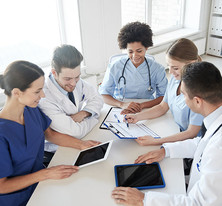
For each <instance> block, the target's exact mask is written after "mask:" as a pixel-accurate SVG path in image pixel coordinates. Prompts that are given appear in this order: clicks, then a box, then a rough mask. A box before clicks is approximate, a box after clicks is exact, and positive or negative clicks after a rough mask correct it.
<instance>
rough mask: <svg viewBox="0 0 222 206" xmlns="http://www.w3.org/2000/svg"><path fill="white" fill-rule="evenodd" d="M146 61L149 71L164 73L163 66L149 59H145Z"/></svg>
mask: <svg viewBox="0 0 222 206" xmlns="http://www.w3.org/2000/svg"><path fill="white" fill-rule="evenodd" d="M146 59H147V61H148V64H149V65H150V67H151V69H153V70H158V71H161V72H165V68H164V66H163V65H161V64H159V63H158V62H157V61H156V60H155V59H153V58H151V57H146Z"/></svg>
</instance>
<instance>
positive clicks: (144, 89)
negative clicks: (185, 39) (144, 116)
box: [99, 22, 167, 114]
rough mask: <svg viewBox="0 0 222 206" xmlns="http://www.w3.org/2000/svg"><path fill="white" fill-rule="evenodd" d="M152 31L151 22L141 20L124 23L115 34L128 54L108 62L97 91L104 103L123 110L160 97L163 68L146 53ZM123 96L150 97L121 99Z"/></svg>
mask: <svg viewBox="0 0 222 206" xmlns="http://www.w3.org/2000/svg"><path fill="white" fill-rule="evenodd" d="M152 35H153V34H152V30H151V28H150V26H149V25H147V24H145V23H140V22H132V23H129V24H127V25H125V26H124V27H123V28H122V29H121V30H120V33H119V35H118V43H119V48H120V49H126V50H127V55H126V56H122V57H121V58H119V59H118V60H116V61H114V62H111V63H110V65H109V66H108V69H107V71H106V74H105V77H104V79H103V83H102V84H101V86H100V88H99V91H100V93H101V94H102V96H103V99H104V101H105V103H107V104H110V105H113V106H117V107H120V108H122V109H123V111H122V113H125V114H126V113H136V112H140V111H141V110H142V109H143V108H149V107H152V106H154V105H157V104H159V103H160V102H161V101H162V99H163V96H164V93H165V91H166V86H167V78H166V73H165V69H164V67H163V66H162V65H160V64H158V63H157V62H155V60H154V59H153V58H151V57H150V56H146V52H147V50H148V48H149V47H151V46H153V42H152ZM154 93H155V95H154ZM124 98H126V99H149V100H151V101H146V102H143V103H136V102H123V99H124Z"/></svg>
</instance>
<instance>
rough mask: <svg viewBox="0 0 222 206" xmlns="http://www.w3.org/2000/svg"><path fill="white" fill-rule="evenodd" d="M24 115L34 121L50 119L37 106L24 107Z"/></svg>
mask: <svg viewBox="0 0 222 206" xmlns="http://www.w3.org/2000/svg"><path fill="white" fill-rule="evenodd" d="M25 115H26V117H27V118H31V119H32V120H33V121H35V122H42V121H43V120H47V121H51V120H50V119H49V117H48V116H47V115H45V113H44V112H42V110H41V109H40V108H39V107H35V108H32V107H28V106H26V107H25Z"/></svg>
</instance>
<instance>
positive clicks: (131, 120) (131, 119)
mask: <svg viewBox="0 0 222 206" xmlns="http://www.w3.org/2000/svg"><path fill="white" fill-rule="evenodd" d="M126 120H127V121H128V123H137V122H138V121H139V119H138V118H137V114H127V115H126V116H125V118H124V120H123V121H126Z"/></svg>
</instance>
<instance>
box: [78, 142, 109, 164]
mask: <svg viewBox="0 0 222 206" xmlns="http://www.w3.org/2000/svg"><path fill="white" fill-rule="evenodd" d="M112 142H113V140H110V141H108V142H104V143H101V144H99V145H97V146H94V147H90V148H87V149H85V150H81V151H80V152H79V154H78V156H77V158H76V160H75V161H74V165H75V166H79V167H80V168H81V167H85V166H87V165H91V164H95V163H97V162H101V161H104V160H106V159H107V157H108V154H109V151H110V148H111V145H112Z"/></svg>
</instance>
